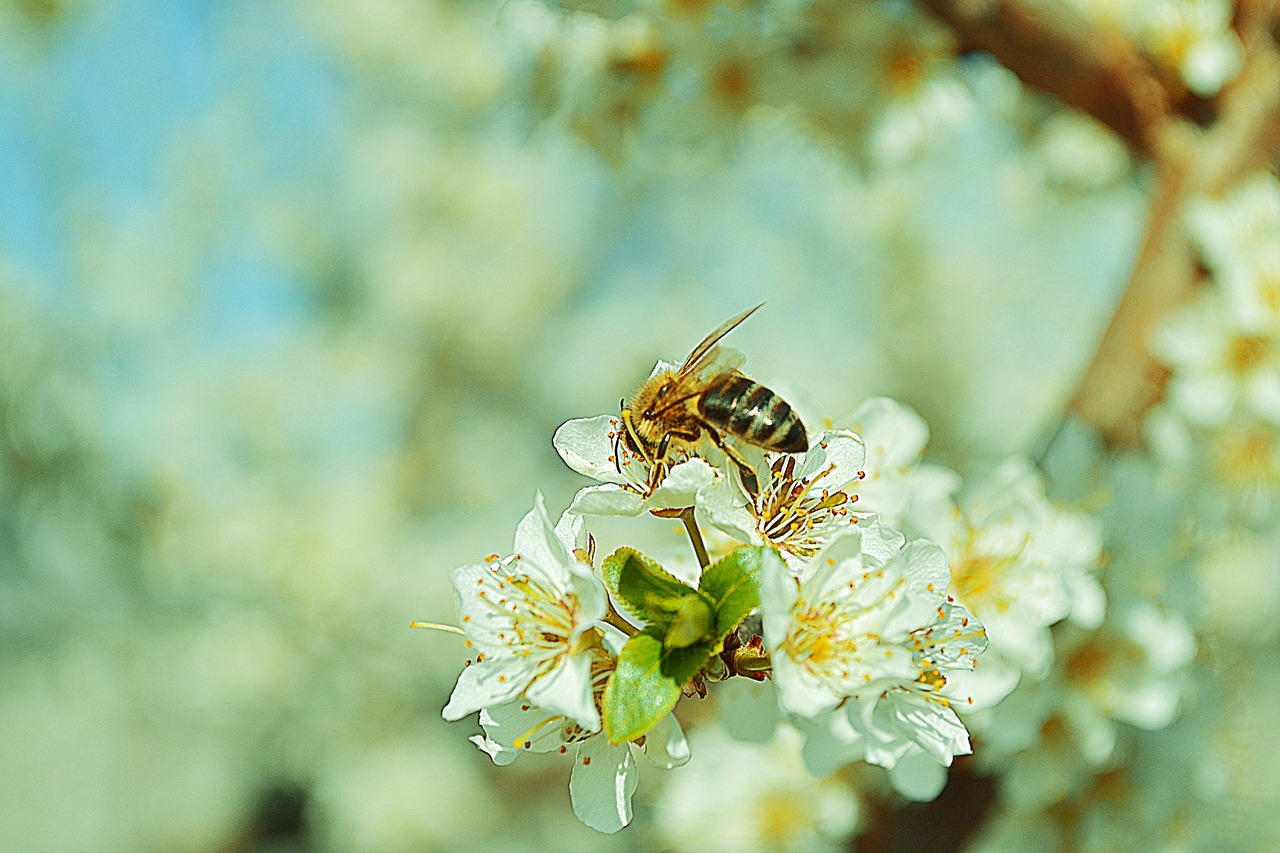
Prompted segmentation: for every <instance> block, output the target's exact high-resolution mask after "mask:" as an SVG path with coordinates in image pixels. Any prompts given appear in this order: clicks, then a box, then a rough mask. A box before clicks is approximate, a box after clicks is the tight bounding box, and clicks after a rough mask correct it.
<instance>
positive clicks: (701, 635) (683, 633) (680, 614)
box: [662, 593, 716, 649]
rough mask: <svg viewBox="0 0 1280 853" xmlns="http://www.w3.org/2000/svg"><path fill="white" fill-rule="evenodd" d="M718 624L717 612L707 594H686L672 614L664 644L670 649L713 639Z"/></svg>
mask: <svg viewBox="0 0 1280 853" xmlns="http://www.w3.org/2000/svg"><path fill="white" fill-rule="evenodd" d="M715 626H716V612H715V610H713V609H712V607H711V604H710V603H709V602H708V601H707V597H706V596H705V595H699V594H698V593H694V594H692V595H686V596H685V597H684V598H683V599H682V600H681V601H680V606H679V607H677V608H676V611H675V613H674V614H672V618H671V623H670V624H669V625H668V626H667V630H666V636H665V637H664V639H663V641H662V645H663V646H665V647H666V648H668V649H687V648H688V647H690V646H692V645H694V644H695V643H698V642H701V641H702V640H709V639H711V634H712V632H713V631H714V629H715Z"/></svg>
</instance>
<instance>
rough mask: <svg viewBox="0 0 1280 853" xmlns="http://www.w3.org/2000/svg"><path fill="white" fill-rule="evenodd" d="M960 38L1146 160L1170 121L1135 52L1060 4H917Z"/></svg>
mask: <svg viewBox="0 0 1280 853" xmlns="http://www.w3.org/2000/svg"><path fill="white" fill-rule="evenodd" d="M922 3H923V4H924V6H926V7H927V8H928V9H930V10H931V11H932V12H933V13H934V14H935V15H937V16H938V17H939V18H941V19H942V20H943V22H945V23H946V24H947V25H948V26H949V27H950V28H951V29H952V30H953V31H954V32H955V33H956V35H957V36H958V37H959V40H960V47H961V50H966V51H968V50H983V51H986V52H987V53H990V54H992V55H993V56H995V57H996V59H999V60H1000V62H1001V63H1003V64H1004V65H1005V67H1007V68H1008V69H1009V70H1010V71H1012V72H1013V73H1014V74H1017V75H1018V77H1019V78H1020V79H1021V80H1022V82H1024V83H1026V84H1027V85H1028V86H1031V87H1033V88H1036V89H1040V90H1042V91H1045V92H1048V93H1050V94H1052V95H1056V96H1057V97H1058V98H1060V99H1061V100H1062V101H1064V102H1065V103H1067V104H1070V105H1071V106H1073V107H1075V108H1076V109H1078V110H1081V111H1082V112H1086V113H1088V114H1089V115H1091V116H1093V117H1094V118H1096V119H1098V121H1100V122H1102V123H1103V124H1105V125H1106V126H1107V127H1109V128H1111V129H1112V130H1113V131H1115V132H1116V133H1117V134H1118V135H1119V136H1120V137H1121V138H1122V139H1124V140H1125V141H1126V142H1127V143H1128V144H1129V145H1130V146H1131V147H1132V148H1133V150H1135V151H1137V152H1138V153H1140V154H1143V155H1150V154H1151V148H1152V134H1153V132H1154V131H1155V129H1156V128H1157V127H1159V126H1160V125H1161V124H1162V123H1163V121H1164V120H1165V119H1166V118H1167V117H1168V116H1169V115H1170V113H1171V110H1172V108H1171V106H1170V96H1169V94H1168V93H1167V92H1166V91H1165V89H1164V87H1163V86H1162V85H1161V83H1160V81H1159V79H1158V78H1157V77H1156V75H1155V73H1154V72H1153V70H1152V68H1151V66H1150V64H1149V63H1148V62H1147V61H1146V58H1145V57H1143V55H1142V53H1141V52H1140V51H1139V50H1138V48H1137V47H1136V46H1135V45H1134V44H1133V43H1132V42H1130V41H1129V40H1128V39H1126V38H1125V37H1123V36H1122V35H1120V34H1118V33H1109V32H1104V31H1102V30H1099V29H1097V28H1096V27H1094V26H1092V25H1091V24H1090V23H1089V22H1088V21H1086V20H1085V19H1084V18H1083V17H1081V16H1080V15H1078V14H1076V13H1074V12H1073V11H1072V10H1070V9H1068V8H1067V7H1065V6H1053V5H1051V4H1047V3H1035V4H1031V3H1025V2H1016V0H922Z"/></svg>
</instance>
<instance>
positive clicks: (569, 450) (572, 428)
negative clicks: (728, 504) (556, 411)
mask: <svg viewBox="0 0 1280 853" xmlns="http://www.w3.org/2000/svg"><path fill="white" fill-rule="evenodd" d="M623 428H624V427H623V425H622V422H621V420H620V419H619V417H618V416H617V415H600V416H598V417H594V418H577V419H574V420H570V421H567V422H565V423H564V424H561V426H560V428H559V429H557V430H556V433H555V436H554V438H553V439H552V443H553V444H554V445H555V448H556V452H558V453H559V454H560V458H562V459H563V460H564V461H565V464H566V465H568V466H569V467H570V468H572V469H573V470H575V471H577V472H578V473H579V474H584V475H586V476H588V477H591V478H592V479H594V480H599V481H600V484H599V485H595V486H587V487H585V488H583V489H581V490H580V491H579V492H578V494H577V496H576V497H575V498H574V499H573V504H572V505H571V506H570V507H569V511H570V512H571V513H574V514H577V515H622V516H636V515H640V514H641V513H643V512H645V511H646V510H654V509H683V508H685V507H690V506H694V504H695V503H696V501H697V496H698V492H699V490H701V489H702V488H704V487H706V486H707V485H709V484H710V483H711V482H712V481H714V480H715V479H716V478H717V477H718V476H719V475H718V473H717V472H716V469H714V468H713V467H712V466H711V465H710V464H709V463H707V462H706V460H704V459H700V458H696V457H694V458H688V459H684V460H682V461H680V462H677V463H676V464H675V465H672V466H671V467H670V469H669V470H667V471H666V473H665V476H664V477H663V479H662V481H661V482H660V483H658V485H657V486H656V488H653V489H650V488H649V480H650V467H649V465H648V463H647V462H646V461H645V460H644V459H643V458H641V457H640V456H637V455H636V454H634V453H631V452H630V451H629V450H628V449H627V446H626V442H625V441H624V440H623V439H622V435H621V431H622V429H623Z"/></svg>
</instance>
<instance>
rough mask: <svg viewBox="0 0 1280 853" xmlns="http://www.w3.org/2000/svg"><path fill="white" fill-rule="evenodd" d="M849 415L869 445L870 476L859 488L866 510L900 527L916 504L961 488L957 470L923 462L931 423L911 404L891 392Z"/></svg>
mask: <svg viewBox="0 0 1280 853" xmlns="http://www.w3.org/2000/svg"><path fill="white" fill-rule="evenodd" d="M843 420H844V422H847V423H849V424H850V428H851V429H852V430H853V431H854V432H855V433H856V434H857V435H858V437H859V438H861V439H862V441H863V443H864V444H865V446H866V460H865V462H864V463H863V468H864V470H865V472H866V477H865V478H863V479H862V481H861V482H860V483H859V484H858V487H857V492H858V503H859V509H860V510H861V511H863V512H873V513H875V514H876V515H878V516H879V517H880V520H881V521H882V522H883V523H885V524H887V525H889V526H890V527H895V528H898V527H901V526H902V524H903V521H904V519H905V518H906V515H907V510H908V508H909V507H910V506H911V505H912V504H913V503H921V502H926V503H928V502H931V501H933V500H935V499H936V496H938V495H943V496H945V495H947V494H950V493H951V492H953V491H955V489H956V488H958V486H959V478H958V477H956V475H955V474H953V473H951V472H950V471H948V470H946V469H945V468H941V467H939V466H936V465H922V464H920V457H921V456H922V455H923V454H924V449H925V445H926V444H928V443H929V426H928V424H926V423H925V422H924V419H923V418H921V417H920V415H918V414H917V413H916V412H915V410H914V409H912V408H911V407H909V406H905V405H903V404H902V403H899V402H898V401H897V400H892V399H890V398H888V397H870V398H868V399H866V400H864V401H863V402H862V403H861V404H860V405H859V406H858V408H856V409H855V410H854V412H853V414H852V415H850V416H849V417H848V418H846V419H843Z"/></svg>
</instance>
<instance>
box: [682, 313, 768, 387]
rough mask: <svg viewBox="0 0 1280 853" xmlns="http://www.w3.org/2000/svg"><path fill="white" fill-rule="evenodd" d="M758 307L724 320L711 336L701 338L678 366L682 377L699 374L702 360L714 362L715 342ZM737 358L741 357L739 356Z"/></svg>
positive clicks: (701, 369)
mask: <svg viewBox="0 0 1280 853" xmlns="http://www.w3.org/2000/svg"><path fill="white" fill-rule="evenodd" d="M763 304H764V303H763V302H761V303H760V305H763ZM760 305H757V306H756V307H755V308H748V309H747V310H746V311H743V312H742V313H741V314H739V315H738V316H737V317H731V318H729V319H728V320H725V321H724V322H723V323H721V324H720V326H719V327H718V328H717V329H716V330H715V331H714V332H712V333H711V334H709V335H707V336H706V337H705V338H703V339H702V343H700V344H698V345H697V346H696V347H694V348H693V352H691V353H689V357H688V358H686V359H685V360H684V364H682V365H681V366H680V373H681V375H684V374H686V373H692V372H694V371H695V370H697V371H698V372H699V373H701V372H702V371H703V368H702V367H701V366H700V364H699V362H702V361H704V360H706V361H711V362H714V361H715V356H712V353H713V352H714V351H716V350H717V349H718V348H717V347H716V342H718V341H719V340H720V339H721V338H723V337H724V336H725V335H727V334H729V333H730V332H732V331H733V330H734V328H735V327H736V326H737V325H738V324H739V323H741V322H742V321H743V320H745V319H747V318H748V317H750V316H751V315H752V314H754V313H755V312H756V311H757V310H759V308H760ZM726 352H730V351H729V350H726ZM708 356H711V358H710V359H708ZM739 358H741V357H740V356H739ZM738 363H739V364H741V361H739V362H738Z"/></svg>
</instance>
